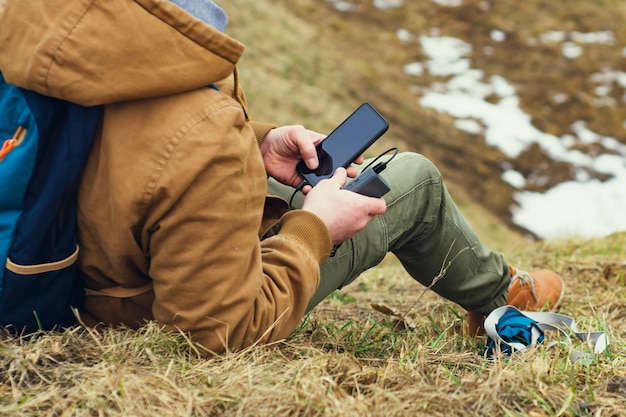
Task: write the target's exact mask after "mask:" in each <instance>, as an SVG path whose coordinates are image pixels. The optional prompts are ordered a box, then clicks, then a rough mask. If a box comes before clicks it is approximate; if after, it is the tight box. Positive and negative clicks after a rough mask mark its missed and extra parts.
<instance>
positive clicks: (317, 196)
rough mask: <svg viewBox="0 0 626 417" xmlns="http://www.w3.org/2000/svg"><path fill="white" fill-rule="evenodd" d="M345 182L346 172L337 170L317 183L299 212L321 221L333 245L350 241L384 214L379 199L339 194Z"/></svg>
mask: <svg viewBox="0 0 626 417" xmlns="http://www.w3.org/2000/svg"><path fill="white" fill-rule="evenodd" d="M347 178H348V175H347V172H346V170H345V169H343V168H338V169H337V171H336V172H335V174H334V175H333V176H332V177H331V178H328V179H325V180H322V181H320V182H319V183H318V184H317V185H316V186H315V188H313V189H312V190H311V191H310V192H309V193H308V194H307V196H306V197H305V199H304V203H303V205H302V209H303V210H308V211H310V212H312V213H314V214H315V215H317V216H318V217H319V218H320V219H322V221H323V222H324V224H326V227H328V231H329V232H330V236H331V238H332V240H333V243H334V244H338V243H341V242H343V241H345V240H348V239H350V238H351V237H352V236H354V235H355V234H356V233H357V232H359V231H361V230H362V229H364V228H365V226H367V224H368V223H369V222H370V221H372V220H373V219H374V217H376V216H377V215H378V214H383V213H384V212H385V211H386V210H387V204H386V203H385V200H384V199H383V198H374V197H367V196H364V195H361V194H357V193H354V192H352V191H348V190H342V189H341V187H343V186H344V184H345V183H346V179H347Z"/></svg>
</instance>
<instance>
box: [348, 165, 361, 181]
mask: <svg viewBox="0 0 626 417" xmlns="http://www.w3.org/2000/svg"><path fill="white" fill-rule="evenodd" d="M346 171H347V173H348V177H350V178H354V177H356V176H357V174H358V173H359V171H357V169H356V168H355V167H353V166H350V167H348V169H346Z"/></svg>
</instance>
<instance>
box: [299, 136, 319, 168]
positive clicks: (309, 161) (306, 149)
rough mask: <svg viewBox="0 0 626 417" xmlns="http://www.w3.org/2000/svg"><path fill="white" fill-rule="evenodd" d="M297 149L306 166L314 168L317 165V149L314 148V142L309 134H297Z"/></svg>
mask: <svg viewBox="0 0 626 417" xmlns="http://www.w3.org/2000/svg"><path fill="white" fill-rule="evenodd" d="M297 144H298V150H299V151H300V156H301V157H302V159H303V160H304V162H305V164H306V166H307V167H309V168H310V169H315V168H317V167H318V165H319V160H318V158H317V149H315V142H314V140H313V138H312V137H311V136H298V138H297Z"/></svg>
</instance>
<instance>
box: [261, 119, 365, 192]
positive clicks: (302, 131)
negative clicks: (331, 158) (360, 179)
mask: <svg viewBox="0 0 626 417" xmlns="http://www.w3.org/2000/svg"><path fill="white" fill-rule="evenodd" d="M325 138H326V136H325V135H323V134H321V133H318V132H315V131H313V130H309V129H306V128H304V127H303V126H300V125H289V126H282V127H277V128H275V129H272V130H270V131H269V132H268V133H267V135H265V138H264V139H263V142H262V143H261V155H262V156H263V163H264V165H265V170H266V171H267V173H268V175H270V176H272V177H274V179H276V180H277V181H279V182H281V183H283V184H286V185H290V186H292V187H297V186H298V185H299V184H300V183H301V182H302V180H303V178H302V176H300V174H298V172H297V171H296V165H298V162H300V160H301V159H302V160H304V161H305V163H306V165H307V167H309V168H310V169H315V168H317V166H318V165H319V160H318V159H317V151H316V149H315V146H316V145H317V144H318V143H320V142H321V141H323V140H324V139H325ZM354 162H355V163H356V164H361V163H362V162H363V157H362V156H359V158H357V160H356V161H354ZM347 172H348V176H349V177H351V178H354V177H355V176H356V174H357V171H356V169H355V168H354V167H350V168H348V171H347ZM310 189H311V187H310V186H307V187H305V188H304V189H303V190H302V192H304V193H305V194H306V193H308V191H309V190H310Z"/></svg>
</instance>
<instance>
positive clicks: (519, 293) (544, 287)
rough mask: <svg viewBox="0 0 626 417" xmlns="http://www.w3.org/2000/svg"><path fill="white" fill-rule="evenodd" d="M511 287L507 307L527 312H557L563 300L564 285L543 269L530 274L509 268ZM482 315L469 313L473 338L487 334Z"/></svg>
mask: <svg viewBox="0 0 626 417" xmlns="http://www.w3.org/2000/svg"><path fill="white" fill-rule="evenodd" d="M509 271H510V273H511V285H510V286H509V294H508V295H507V297H506V303H507V305H511V306H513V307H516V308H518V309H519V310H526V311H555V310H557V309H558V308H559V307H560V305H561V301H562V300H563V293H564V288H565V287H564V285H563V280H562V279H561V277H560V276H559V275H558V274H557V273H556V272H553V271H549V270H547V269H542V270H538V271H533V272H532V273H528V272H526V271H522V270H516V269H515V268H513V267H512V266H509ZM485 317H486V316H485V315H484V314H482V313H472V312H468V313H467V328H468V331H469V334H470V335H471V336H477V335H482V334H484V333H485V329H484V328H483V323H484V321H485Z"/></svg>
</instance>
